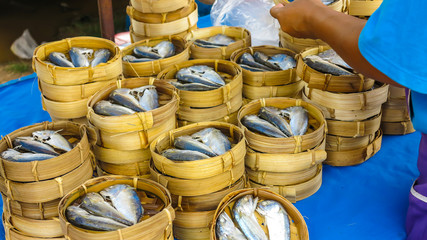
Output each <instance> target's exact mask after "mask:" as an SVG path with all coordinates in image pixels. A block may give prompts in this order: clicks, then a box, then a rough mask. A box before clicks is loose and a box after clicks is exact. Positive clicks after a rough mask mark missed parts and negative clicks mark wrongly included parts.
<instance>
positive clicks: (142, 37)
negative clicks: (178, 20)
mask: <svg viewBox="0 0 427 240" xmlns="http://www.w3.org/2000/svg"><path fill="white" fill-rule="evenodd" d="M195 29H197V25H194V26H192V27H191V28H189V29H188V30H185V31H183V32H180V33H176V34H173V35H174V36H178V37H182V38H183V37H185V36H186V35H187V34H188V33H189V32H190V31H191V30H195ZM129 33H130V40H131V42H132V43H135V42H139V41H143V40H146V39H150V38H152V37H153V36H145V35H142V34H139V33H137V32H135V31H134V30H133V28H132V26H130V27H129Z"/></svg>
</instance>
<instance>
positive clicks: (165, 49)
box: [153, 41, 175, 58]
mask: <svg viewBox="0 0 427 240" xmlns="http://www.w3.org/2000/svg"><path fill="white" fill-rule="evenodd" d="M153 51H155V52H157V53H158V54H159V55H160V56H161V57H162V58H167V57H170V56H172V55H173V54H174V53H175V46H174V45H173V43H171V42H169V41H162V42H160V43H159V44H157V45H156V46H155V47H154V48H153Z"/></svg>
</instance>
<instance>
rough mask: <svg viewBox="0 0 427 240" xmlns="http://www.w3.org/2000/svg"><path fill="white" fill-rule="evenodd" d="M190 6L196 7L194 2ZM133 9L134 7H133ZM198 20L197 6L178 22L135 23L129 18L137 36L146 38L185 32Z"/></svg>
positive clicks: (134, 20)
mask: <svg viewBox="0 0 427 240" xmlns="http://www.w3.org/2000/svg"><path fill="white" fill-rule="evenodd" d="M192 4H194V5H197V4H196V3H195V2H193V3H192ZM134 7H135V6H134ZM198 20H199V18H198V15H197V6H196V8H195V9H194V10H193V11H192V12H191V13H190V14H188V15H187V16H184V17H182V18H180V19H178V20H175V21H171V22H165V23H145V22H140V21H137V20H136V19H133V18H131V19H130V22H131V24H132V29H133V31H135V32H136V33H138V34H139V35H143V36H146V37H158V36H166V35H174V34H177V33H181V32H184V31H187V30H188V29H190V28H191V27H194V26H196V25H197V21H198Z"/></svg>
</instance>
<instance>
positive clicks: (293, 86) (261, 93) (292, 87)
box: [243, 81, 304, 100]
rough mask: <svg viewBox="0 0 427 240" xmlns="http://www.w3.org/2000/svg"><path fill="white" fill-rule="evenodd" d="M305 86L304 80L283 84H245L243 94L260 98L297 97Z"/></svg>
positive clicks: (252, 97) (247, 96) (250, 97)
mask: <svg viewBox="0 0 427 240" xmlns="http://www.w3.org/2000/svg"><path fill="white" fill-rule="evenodd" d="M303 87H304V82H303V81H297V82H294V83H290V84H286V85H281V86H262V87H254V86H251V85H247V84H243V96H244V97H245V98H248V99H252V100H255V99H260V98H271V97H291V98H295V97H297V96H298V94H299V93H300V92H301V90H302V89H303Z"/></svg>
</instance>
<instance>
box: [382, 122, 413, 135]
mask: <svg viewBox="0 0 427 240" xmlns="http://www.w3.org/2000/svg"><path fill="white" fill-rule="evenodd" d="M381 130H382V131H383V132H384V134H386V135H406V134H409V133H413V132H415V129H414V126H412V122H411V120H409V121H405V122H381Z"/></svg>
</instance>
